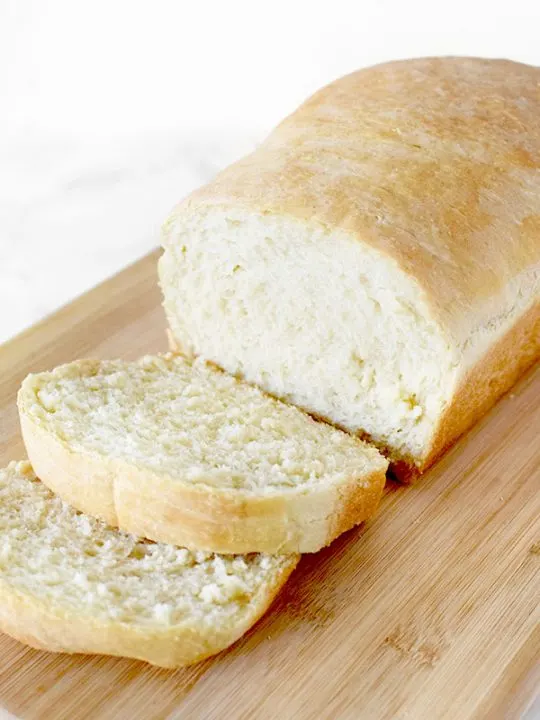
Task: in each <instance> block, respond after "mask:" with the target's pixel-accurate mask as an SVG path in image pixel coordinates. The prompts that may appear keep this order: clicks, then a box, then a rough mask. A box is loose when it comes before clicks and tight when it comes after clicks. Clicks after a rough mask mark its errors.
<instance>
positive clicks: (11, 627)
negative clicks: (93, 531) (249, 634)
mask: <svg viewBox="0 0 540 720" xmlns="http://www.w3.org/2000/svg"><path fill="white" fill-rule="evenodd" d="M298 560H299V557H293V556H292V557H291V559H290V562H289V563H288V564H287V563H285V564H284V565H283V567H282V568H280V569H279V570H277V571H276V574H275V576H274V578H273V582H272V584H270V583H268V584H266V585H264V586H261V589H260V591H259V592H258V593H257V594H256V595H255V597H253V598H252V599H251V602H250V603H249V604H248V605H247V606H246V609H245V615H244V617H243V618H242V621H241V622H239V623H237V624H236V625H234V626H233V627H228V628H226V629H225V628H224V629H218V628H209V627H208V626H205V625H204V624H201V626H200V627H195V626H194V625H192V624H190V623H188V622H186V623H184V624H182V625H173V626H171V627H167V628H163V629H162V630H160V629H156V628H155V627H154V628H146V627H143V626H135V625H131V624H128V623H121V622H114V621H112V620H111V621H108V622H105V621H100V620H97V619H96V618H94V617H92V616H91V615H83V614H78V613H76V612H65V611H63V609H62V608H59V607H58V606H54V607H51V606H49V605H48V604H47V603H45V602H44V601H42V600H40V599H39V598H36V597H33V596H31V595H29V594H26V593H23V592H21V591H19V590H17V589H15V588H13V587H12V586H10V585H9V584H8V583H6V582H4V581H1V580H0V630H1V631H2V632H5V633H7V634H8V635H11V637H13V638H15V639H16V640H19V641H20V642H23V643H25V644H26V645H30V646H31V647H33V648H36V649H38V650H48V651H51V652H64V653H86V654H100V655H114V656H121V657H128V658H133V659H136V660H143V661H145V662H148V663H151V664H152V665H157V666H159V667H164V668H176V667H182V666H184V665H190V664H192V663H195V662H198V661H200V660H203V659H204V658H207V657H210V656H211V655H215V654H216V653H218V652H220V651H221V650H224V649H225V648H227V647H229V646H230V645H232V644H233V643H234V642H236V640H238V639H239V638H240V637H241V636H242V635H243V634H244V633H245V632H246V631H247V630H248V629H249V628H250V627H251V626H252V625H254V624H255V623H256V622H257V620H258V619H259V618H260V617H261V616H262V615H263V614H264V612H265V611H266V610H267V609H268V607H269V606H270V604H271V603H272V601H273V600H274V598H275V596H276V594H277V593H278V591H279V590H280V589H281V587H282V586H283V585H284V583H285V582H286V580H287V578H288V577H289V575H290V574H291V572H292V571H293V570H294V568H295V567H296V565H297V564H298Z"/></svg>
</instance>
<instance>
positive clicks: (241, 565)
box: [0, 463, 298, 667]
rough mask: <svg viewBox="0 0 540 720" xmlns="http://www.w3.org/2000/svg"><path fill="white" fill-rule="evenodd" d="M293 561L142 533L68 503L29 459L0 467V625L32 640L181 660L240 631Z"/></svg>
mask: <svg viewBox="0 0 540 720" xmlns="http://www.w3.org/2000/svg"><path fill="white" fill-rule="evenodd" d="M297 563H298V556H296V555H258V554H252V555H245V556H234V555H230V556H220V555H215V554H213V553H206V552H191V551H189V550H186V549H185V548H178V547H173V546H172V545H164V544H157V543H150V542H147V541H145V540H141V539H138V538H136V537H134V536H132V535H127V534H125V533H122V532H119V531H117V530H113V529H111V528H109V527H107V526H106V525H105V524H104V523H103V522H101V521H99V520H95V519H94V518H92V517H89V516H87V515H82V514H81V513H79V512H76V511H75V510H73V509H72V508H71V507H70V506H69V505H66V503H64V502H63V501H62V500H60V499H59V498H58V497H55V496H54V495H53V494H52V493H51V491H50V490H48V489H47V488H46V487H45V485H43V484H42V483H41V482H40V481H39V480H37V478H36V476H35V475H34V473H33V471H32V468H31V466H30V464H29V463H11V464H10V465H9V466H8V467H7V468H6V469H4V470H0V630H2V631H3V632H6V633H8V634H9V635H11V636H13V637H14V638H17V639H18V640H21V641H22V642H25V643H27V644H28V645H31V646H32V647H35V648H39V649H44V650H52V651H56V652H70V653H76V652H80V653H100V654H106V655H122V656H125V657H132V658H137V659H140V660H146V661H147V662H150V663H153V664H154V665H160V666H162V667H178V666H181V665H187V664H189V663H193V662H196V661H198V660H201V659H203V658H205V657H208V656H210V655H214V654H215V653H217V652H219V651H220V650H223V649H224V648H226V647H228V646H229V645H231V644H232V643H233V642H235V641H236V640H237V639H238V638H239V637H240V636H241V635H243V634H244V633H245V632H246V630H248V629H249V628H250V627H251V626H252V625H253V624H254V623H255V622H256V621H257V620H258V618H259V617H260V616H261V615H262V614H263V613H264V611H265V610H266V609H267V608H268V606H269V605H270V603H271V602H272V600H273V598H274V597H275V595H276V593H277V592H278V591H279V589H280V588H281V587H282V586H283V584H284V583H285V581H286V580H287V578H288V576H289V575H290V573H291V572H292V570H293V569H294V567H295V566H296V565H297Z"/></svg>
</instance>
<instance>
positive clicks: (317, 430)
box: [19, 355, 387, 553]
mask: <svg viewBox="0 0 540 720" xmlns="http://www.w3.org/2000/svg"><path fill="white" fill-rule="evenodd" d="M19 413H20V419H21V427H22V431H23V437H24V441H25V443H26V448H27V451H28V456H29V458H30V461H31V462H32V465H33V467H34V468H35V471H36V473H37V474H38V476H39V477H40V478H41V480H42V481H43V482H44V483H45V484H46V485H48V486H49V487H50V488H51V489H52V490H53V491H54V492H56V493H58V494H59V495H60V496H61V497H62V498H64V499H65V500H66V501H67V502H69V503H70V504H71V505H73V506H74V507H76V508H78V509H79V510H82V511H83V512H87V513H90V514H92V515H95V516H97V517H101V518H103V519H104V520H105V521H106V522H107V523H109V524H110V525H114V526H118V527H120V528H122V529H123V530H126V531H128V532H132V533H134V534H137V535H141V536H144V537H148V538H150V539H152V540H158V541H162V542H169V543H173V544H176V545H182V546H184V547H190V548H196V549H201V550H208V551H214V552H225V553H246V552H276V553H277V552H279V553H285V552H314V551H316V550H319V549H320V548H321V547H323V546H324V545H327V544H328V543H330V542H331V541H332V540H333V539H334V538H335V537H337V536H338V535H340V534H341V533H342V532H343V531H345V530H347V529H349V528H350V527H352V526H353V525H355V524H357V523H359V522H361V521H363V520H365V519H366V518H367V517H369V516H370V515H372V514H373V513H374V512H375V510H376V508H377V505H378V503H379V499H380V497H381V494H382V490H383V486H384V482H385V471H386V468H387V462H386V460H385V459H384V458H383V457H382V456H381V455H380V454H379V453H378V451H377V450H375V449H374V448H372V447H369V446H368V445H366V444H364V443H362V442H360V441H359V440H358V439H357V438H355V437H352V436H350V435H348V434H346V433H344V432H342V431H340V430H337V429H335V428H333V427H331V426H329V425H326V424H324V423H321V422H317V421H315V420H313V419H312V418H311V417H309V416H308V415H305V414H304V413H302V412H301V411H299V410H298V409H296V408H294V407H290V406H288V405H285V404H284V403H282V402H279V401H277V400H274V399H273V398H270V397H268V396H267V395H265V394H264V393H262V392H261V391H260V390H258V389H257V388H254V387H251V386H249V385H247V384H245V383H242V382H240V381H238V380H236V379H235V378H234V377H231V376H229V375H226V374H225V373H223V372H221V371H220V370H218V369H216V368H214V367H211V366H209V365H207V364H206V363H204V362H202V361H200V360H198V361H195V362H194V363H193V364H192V363H190V362H188V361H187V360H185V359H184V358H182V357H180V356H173V355H167V356H159V357H145V358H143V359H142V360H140V361H138V362H132V363H128V362H122V361H104V362H99V361H97V360H96V361H94V360H86V361H79V362H75V363H72V364H69V365H64V366H61V367H59V368H57V369H56V370H53V371H52V372H45V373H41V374H39V375H30V376H29V377H28V378H26V380H25V381H24V382H23V385H22V387H21V390H20V392H19Z"/></svg>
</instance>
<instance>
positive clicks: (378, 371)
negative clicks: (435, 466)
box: [160, 58, 540, 477]
mask: <svg viewBox="0 0 540 720" xmlns="http://www.w3.org/2000/svg"><path fill="white" fill-rule="evenodd" d="M539 86H540V68H538V67H531V66H528V65H522V64H519V63H513V62H508V61H503V60H483V59H479V58H423V59H417V60H407V61H399V62H391V63H385V64H383V65H378V66H376V67H372V68H366V69H364V70H360V71H359V72H355V73H353V74H351V75H347V76H346V77H343V78H341V79H339V80H337V81H336V82H334V83H332V84H331V85H328V86H327V87H325V88H323V89H322V90H320V91H319V92H317V93H316V94H315V95H314V96H313V97H311V98H310V99H309V100H307V101H306V102H305V103H304V104H303V105H302V106H301V107H300V108H299V109H298V110H297V111H296V112H295V113H293V114H292V115H291V116H290V117H288V118H287V119H286V120H284V122H282V123H281V124H280V125H279V126H278V127H277V128H276V129H275V130H274V132H273V133H272V134H271V135H270V136H269V138H268V139H267V140H266V141H265V142H263V143H261V144H260V145H259V146H258V148H257V149H256V150H255V152H253V153H252V154H251V155H249V156H248V157H245V158H243V159H241V160H240V161H238V162H237V163H235V164H233V165H232V166H231V167H229V168H227V169H226V170H224V171H223V172H221V173H220V174H219V175H218V176H217V177H216V178H215V179H214V180H212V182H210V183H209V184H208V185H206V186H205V187H202V188H199V189H198V190H196V191H195V192H194V193H192V194H191V195H190V196H189V197H188V198H186V199H185V200H183V201H182V202H181V203H180V204H179V205H178V206H177V207H176V209H175V210H174V211H173V213H172V215H171V217H170V219H169V220H168V222H167V223H166V224H165V226H164V232H163V245H164V248H165V252H164V254H163V256H162V258H161V260H160V281H161V286H162V288H163V293H164V305H165V310H166V312H167V317H168V320H169V325H170V327H171V330H172V333H173V336H174V342H175V344H177V345H178V346H179V347H180V348H182V351H183V352H184V353H186V354H193V355H197V356H201V357H204V358H206V359H207V360H211V361H213V362H215V363H217V364H218V365H219V366H220V367H222V368H224V369H225V370H226V371H227V372H230V373H233V374H238V375H239V376H242V377H243V378H245V379H246V380H247V381H248V382H251V383H254V384H256V385H258V386H260V387H261V388H263V389H264V390H266V391H268V392H270V393H272V394H273V395H275V396H277V397H281V398H283V399H285V400H287V401H288V402H291V403H294V404H295V405H297V406H298V407H302V408H305V409H306V410H308V411H309V412H312V413H314V414H316V415H318V416H320V417H324V418H327V419H328V420H329V421H331V422H333V423H335V424H336V425H339V426H341V427H345V428H346V429H347V430H349V431H350V432H358V433H360V434H362V435H365V436H368V437H369V438H370V439H371V441H372V442H374V443H376V444H377V445H378V446H379V447H381V448H385V451H386V452H387V453H388V454H389V456H390V457H391V459H392V460H393V461H395V463H396V464H395V469H396V470H397V471H398V472H399V473H400V476H401V477H403V476H404V475H411V474H415V473H417V472H422V471H423V470H425V469H426V468H427V467H428V466H429V465H430V464H431V463H433V461H434V460H435V459H436V458H437V457H438V456H439V455H440V454H441V452H442V451H443V450H444V449H445V448H446V447H448V445H449V444H451V443H452V442H453V441H454V440H455V439H456V437H457V436H459V435H460V434H461V433H462V432H463V431H464V430H466V429H467V428H468V427H469V426H470V425H471V423H473V422H474V421H475V420H476V419H477V418H478V417H479V416H480V415H481V414H482V413H483V412H485V411H486V410H487V409H488V408H489V406H490V405H491V404H493V403H494V402H495V400H496V399H497V398H498V397H499V396H500V395H501V393H502V392H504V391H505V390H507V389H508V388H509V387H510V386H511V385H512V383H514V382H515V380H516V378H517V377H518V375H519V374H520V373H521V372H523V371H524V370H525V369H526V368H527V367H528V366H529V365H530V364H531V363H532V362H533V361H534V359H535V357H537V356H538V354H539V353H540V302H539V300H540V273H539V268H540V242H539V238H540V171H539V167H540V93H539V91H538V88H539Z"/></svg>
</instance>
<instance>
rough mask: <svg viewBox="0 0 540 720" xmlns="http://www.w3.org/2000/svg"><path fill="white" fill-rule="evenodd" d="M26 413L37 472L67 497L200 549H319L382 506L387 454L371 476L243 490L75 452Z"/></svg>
mask: <svg viewBox="0 0 540 720" xmlns="http://www.w3.org/2000/svg"><path fill="white" fill-rule="evenodd" d="M20 419H21V429H22V434H23V438H24V442H25V445H26V449H27V452H28V457H29V459H30V462H31V463H32V466H33V468H34V470H35V472H36V475H37V476H38V477H39V478H40V479H41V480H42V482H44V483H45V485H47V486H48V487H49V488H50V489H51V490H52V491H53V492H55V493H56V494H57V495H59V496H60V497H61V498H63V499H64V500H65V501H66V502H68V503H69V504H71V505H73V506H74V507H76V508H77V509H79V510H81V511H83V512H85V513H88V514H90V515H94V516H95V517H99V518H102V519H104V520H105V521H106V522H107V523H109V524H110V525H113V526H115V527H120V528H121V529H122V530H125V531H127V532H131V533H134V534H136V535H141V536H144V537H147V538H149V539H151V540H155V541H159V542H166V543H171V544H174V545H182V546H184V547H188V548H195V549H198V550H208V551H212V552H219V553H238V554H241V553H249V552H268V553H283V554H286V553H296V552H316V551H317V550H319V549H321V548H322V547H324V546H325V545H328V544H329V543H330V542H332V540H333V539H334V538H336V537H337V536H338V535H339V534H340V533H341V532H343V531H344V530H348V529H349V528H350V527H352V526H353V525H355V524H358V523H360V522H362V521H363V520H365V519H366V518H367V517H369V516H370V515H372V514H373V513H374V512H375V511H376V509H377V506H378V504H379V501H380V498H381V496H382V491H383V488H384V483H385V479H386V475H385V473H386V463H385V462H384V461H383V460H382V458H381V462H380V468H379V470H378V471H376V472H374V473H372V474H371V475H370V476H369V477H368V478H367V479H366V482H364V480H363V479H362V481H358V480H357V479H355V478H349V479H348V480H346V481H344V482H342V483H340V484H335V485H332V486H326V487H322V488H315V489H313V488H310V489H309V490H306V489H300V490H294V489H291V491H289V492H279V493H276V494H275V495H265V496H255V495H252V496H250V495H241V494H239V493H231V492H227V491H226V490H220V489H217V488H215V487H209V488H204V487H202V486H192V485H189V484H187V483H182V482H181V481H179V480H178V479H176V478H171V477H169V476H167V475H163V474H159V473H153V472H152V471H150V470H148V469H141V468H139V467H137V466H136V465H131V464H129V463H127V462H124V461H121V460H117V459H109V458H105V457H103V456H101V455H98V454H97V453H96V454H91V453H82V452H73V451H72V450H71V449H70V447H69V445H68V444H67V443H64V442H62V441H60V440H59V439H58V438H57V437H55V436H54V435H52V434H51V433H48V432H46V431H45V430H43V429H42V428H41V427H40V426H39V425H38V424H37V423H35V422H34V421H33V419H32V417H31V416H30V415H29V414H27V412H26V411H25V408H24V406H21V407H20Z"/></svg>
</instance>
